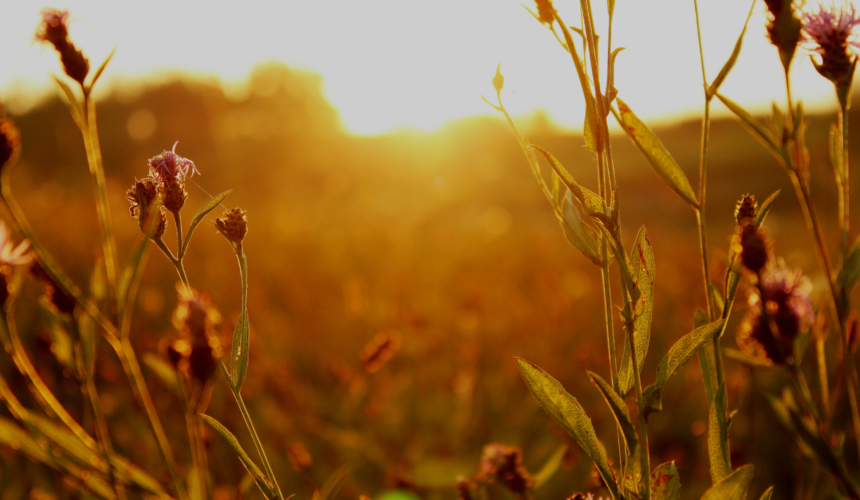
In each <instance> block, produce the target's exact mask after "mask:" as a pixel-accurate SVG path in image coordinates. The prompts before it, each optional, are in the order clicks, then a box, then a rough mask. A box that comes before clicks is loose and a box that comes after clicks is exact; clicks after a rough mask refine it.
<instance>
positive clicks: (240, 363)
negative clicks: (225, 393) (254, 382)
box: [230, 311, 251, 392]
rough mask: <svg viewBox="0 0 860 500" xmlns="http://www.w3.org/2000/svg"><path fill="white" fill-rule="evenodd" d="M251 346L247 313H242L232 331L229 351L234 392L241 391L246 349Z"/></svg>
mask: <svg viewBox="0 0 860 500" xmlns="http://www.w3.org/2000/svg"><path fill="white" fill-rule="evenodd" d="M250 346H251V332H250V327H249V325H248V311H242V314H240V315H239V319H238V320H237V321H236V328H234V329H233V346H232V347H231V350H230V377H231V378H232V380H233V386H234V387H235V388H236V392H239V391H241V390H242V384H243V383H244V382H245V377H246V376H247V375H248V361H249V358H248V349H249V348H250Z"/></svg>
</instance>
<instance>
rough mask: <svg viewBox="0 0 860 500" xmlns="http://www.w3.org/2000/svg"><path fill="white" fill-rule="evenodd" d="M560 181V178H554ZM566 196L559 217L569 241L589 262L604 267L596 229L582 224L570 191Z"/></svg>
mask: <svg viewBox="0 0 860 500" xmlns="http://www.w3.org/2000/svg"><path fill="white" fill-rule="evenodd" d="M554 178H555V179H558V176H554ZM567 193H568V195H567V196H565V198H564V202H563V205H562V209H561V210H563V211H562V212H561V213H560V214H557V215H558V219H559V222H560V223H561V227H562V229H564V235H565V236H566V237H567V241H568V242H570V244H571V245H573V247H574V248H576V249H577V250H579V251H580V252H581V253H582V255H584V256H585V257H586V258H587V259H588V260H590V261H591V262H593V263H594V264H595V265H597V266H602V265H603V260H602V258H601V256H600V239H599V237H598V235H597V233H596V232H595V231H594V229H592V228H591V226H588V225H586V224H584V223H583V222H582V216H581V215H580V213H579V211H578V210H577V209H576V207H575V206H574V205H573V200H572V196H571V195H570V191H567Z"/></svg>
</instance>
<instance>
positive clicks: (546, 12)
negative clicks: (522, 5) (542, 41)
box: [535, 0, 555, 25]
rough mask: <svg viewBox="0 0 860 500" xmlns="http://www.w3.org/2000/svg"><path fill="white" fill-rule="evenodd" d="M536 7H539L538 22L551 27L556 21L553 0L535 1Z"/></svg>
mask: <svg viewBox="0 0 860 500" xmlns="http://www.w3.org/2000/svg"><path fill="white" fill-rule="evenodd" d="M535 5H536V6H537V11H538V13H537V18H538V21H540V22H542V23H544V24H547V25H551V24H552V22H553V21H554V20H555V18H554V17H553V13H555V7H553V6H552V0H535Z"/></svg>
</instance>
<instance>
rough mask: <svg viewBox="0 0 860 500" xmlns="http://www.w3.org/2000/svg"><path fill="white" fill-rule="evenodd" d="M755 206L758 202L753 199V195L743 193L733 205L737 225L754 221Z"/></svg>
mask: <svg viewBox="0 0 860 500" xmlns="http://www.w3.org/2000/svg"><path fill="white" fill-rule="evenodd" d="M757 208H758V202H757V201H755V196H753V195H751V194H745V195H743V196H742V197H741V199H740V200H738V202H737V205H736V206H735V219H736V220H737V221H738V225H739V226H744V225H746V224H748V223H750V222H754V221H755V216H756V209H757Z"/></svg>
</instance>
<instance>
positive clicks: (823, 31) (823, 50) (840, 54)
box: [803, 1, 860, 99]
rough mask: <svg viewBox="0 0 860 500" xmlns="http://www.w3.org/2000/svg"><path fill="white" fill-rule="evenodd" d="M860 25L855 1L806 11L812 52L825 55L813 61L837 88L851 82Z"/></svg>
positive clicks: (807, 38)
mask: <svg viewBox="0 0 860 500" xmlns="http://www.w3.org/2000/svg"><path fill="white" fill-rule="evenodd" d="M858 25H860V15H858V14H857V10H856V9H855V7H854V5H853V4H851V3H848V2H845V1H843V2H842V5H841V6H837V5H836V3H831V4H830V5H826V4H823V3H822V4H819V5H818V9H817V10H814V9H811V10H807V11H806V12H804V14H803V34H804V41H805V42H806V45H807V47H808V49H809V50H810V51H811V52H814V53H817V54H818V55H819V56H820V57H821V62H820V63H819V62H817V61H814V60H813V62H814V63H815V69H817V70H818V72H819V73H820V74H821V76H823V77H825V78H827V79H828V80H830V81H832V82H833V83H834V84H835V85H836V86H837V89H838V88H839V87H841V86H846V88H847V86H848V85H850V84H851V78H852V76H853V74H854V65H855V63H856V56H857V54H858V53H860V50H858V49H860V40H858V36H857V34H856V33H855V32H854V28H855V27H856V26H858ZM840 99H841V96H840Z"/></svg>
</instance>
